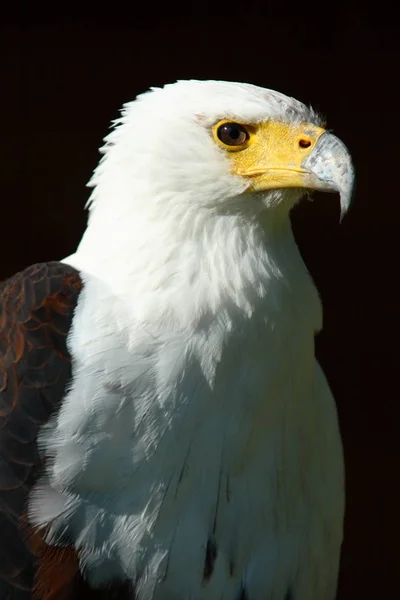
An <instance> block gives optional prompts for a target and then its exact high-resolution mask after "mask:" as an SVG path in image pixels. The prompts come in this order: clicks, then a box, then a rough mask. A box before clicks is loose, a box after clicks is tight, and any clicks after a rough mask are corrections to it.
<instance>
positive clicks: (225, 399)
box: [0, 80, 354, 600]
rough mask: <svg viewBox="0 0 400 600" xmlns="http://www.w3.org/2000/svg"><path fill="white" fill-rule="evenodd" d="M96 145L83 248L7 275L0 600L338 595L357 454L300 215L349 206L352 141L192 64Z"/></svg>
mask: <svg viewBox="0 0 400 600" xmlns="http://www.w3.org/2000/svg"><path fill="white" fill-rule="evenodd" d="M101 152H102V155H103V156H102V158H101V160H100V162H99V165H98V167H97V168H96V169H95V171H94V174H93V176H92V178H91V181H90V184H89V185H90V186H91V187H92V191H91V195H90V198H89V201H88V212H89V217H88V224H87V228H86V230H85V232H84V234H83V237H82V239H81V242H80V244H79V246H78V248H77V250H76V252H75V253H74V254H72V255H71V256H69V257H68V258H65V259H64V260H61V261H54V262H46V263H39V264H34V265H32V266H29V267H28V268H26V269H25V270H23V271H22V272H20V273H17V274H16V275H14V276H12V277H10V278H9V279H8V280H6V281H4V282H3V283H2V285H1V288H0V597H1V599H2V600H3V599H9V600H24V599H28V598H35V599H37V600H55V599H57V600H68V599H79V598H93V599H101V598H104V599H105V598H120V599H131V600H133V599H135V600H222V599H223V600H267V599H268V600H333V598H334V597H335V593H336V587H337V577H338V570H339V560H340V548H341V543H342V535H343V515H344V461H343V453H342V444H341V438H340V432H339V426H338V419H337V413H336V408H335V402H334V399H333V397H332V394H331V391H330V388H329V385H328V383H327V381H326V379H325V376H324V374H323V372H322V370H321V368H320V366H319V364H318V362H317V361H316V358H315V352H314V337H315V334H316V333H317V332H318V331H320V330H321V327H322V306H321V300H320V298H319V295H318V292H317V290H316V288H315V286H314V284H313V281H312V278H311V276H310V274H309V273H308V271H307V268H306V267H305V265H304V263H303V260H302V258H301V255H300V252H299V250H298V247H297V245H296V242H295V239H294V236H293V232H292V228H291V223H290V212H291V209H292V208H293V207H294V206H295V205H296V204H297V203H298V202H299V200H300V199H301V198H303V197H305V198H308V197H310V194H311V193H312V190H321V191H326V192H337V193H339V194H340V201H341V211H342V214H344V213H345V212H346V210H347V208H348V207H349V205H350V201H351V197H352V189H353V181H354V169H353V166H352V162H351V157H350V154H349V152H348V150H347V149H346V147H345V145H344V144H343V143H342V142H341V141H340V140H339V139H338V138H337V137H336V136H334V135H333V134H332V133H331V132H329V131H327V130H326V129H325V126H324V124H323V123H322V121H321V119H320V117H319V116H318V114H317V113H316V112H315V111H314V110H313V109H312V108H309V107H307V106H305V105H304V104H303V103H301V102H299V101H297V100H295V99H293V98H291V97H287V96H285V95H283V94H281V93H278V92H276V91H273V90H270V89H264V88H260V87H257V86H255V85H250V84H244V83H233V82H223V81H193V80H191V81H178V82H177V83H173V84H168V85H166V86H164V87H162V88H151V89H150V90H149V91H148V92H147V93H144V94H142V95H140V96H138V97H137V98H136V100H134V101H133V102H130V103H128V104H126V105H124V107H123V110H122V112H121V116H120V118H119V119H118V120H117V121H115V123H114V127H113V128H112V130H111V133H109V135H108V136H107V137H106V138H105V145H104V146H103V147H102V149H101ZM321 201H322V200H321Z"/></svg>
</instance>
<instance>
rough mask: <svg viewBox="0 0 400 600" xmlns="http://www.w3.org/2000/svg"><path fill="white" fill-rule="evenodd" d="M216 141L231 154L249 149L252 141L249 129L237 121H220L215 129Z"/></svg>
mask: <svg viewBox="0 0 400 600" xmlns="http://www.w3.org/2000/svg"><path fill="white" fill-rule="evenodd" d="M213 135H214V139H215V141H216V142H217V143H218V144H219V146H222V148H225V149H226V150H229V151H230V152H232V151H233V152H237V151H238V150H243V149H244V148H247V146H248V144H249V140H250V132H249V128H248V127H247V126H246V125H243V124H242V123H237V122H235V121H227V120H224V121H219V122H218V123H216V125H214V127H213Z"/></svg>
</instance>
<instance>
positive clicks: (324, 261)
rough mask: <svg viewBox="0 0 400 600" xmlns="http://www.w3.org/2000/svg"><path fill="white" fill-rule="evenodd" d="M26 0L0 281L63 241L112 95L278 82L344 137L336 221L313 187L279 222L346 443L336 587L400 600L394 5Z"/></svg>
mask: <svg viewBox="0 0 400 600" xmlns="http://www.w3.org/2000/svg"><path fill="white" fill-rule="evenodd" d="M35 4H36V3H34V2H33V3H30V4H29V8H24V9H22V5H21V6H19V5H18V6H17V8H15V9H14V10H13V12H12V13H11V12H9V13H7V14H5V13H4V9H1V10H2V11H3V12H2V13H1V14H0V27H1V31H0V44H1V47H0V51H1V53H0V76H1V84H0V111H1V112H0V115H1V140H0V151H1V157H0V158H1V163H0V173H1V184H0V185H1V188H0V189H1V213H0V219H1V231H2V234H1V237H0V257H1V258H0V279H3V278H5V277H7V276H9V275H11V274H12V273H14V272H15V271H17V270H19V269H21V268H23V267H24V266H26V265H28V264H30V263H33V262H36V261H44V260H56V259H59V258H62V257H64V256H66V255H68V254H70V253H71V252H73V251H74V249H75V247H76V245H77V243H78V241H79V239H80V237H81V234H82V231H83V229H84V227H85V222H86V215H85V212H84V210H83V207H84V204H85V201H86V199H87V197H88V190H87V189H86V188H85V184H86V182H87V181H88V179H89V177H90V174H91V172H92V170H93V168H94V167H95V165H96V163H97V160H98V158H99V155H98V153H97V148H98V147H99V146H100V144H101V140H102V137H103V136H104V135H105V134H106V132H107V129H108V126H109V123H110V121H111V120H112V119H114V118H116V117H117V115H118V110H119V108H120V106H121V104H122V103H123V102H125V101H127V100H130V99H132V98H133V97H134V96H135V95H136V94H137V93H139V92H141V91H144V90H146V89H147V88H148V87H149V86H151V85H155V86H157V85H162V84H164V83H166V82H171V81H174V80H176V79H186V78H197V79H227V80H233V81H248V82H251V83H255V84H258V85H261V86H265V87H270V88H273V89H277V90H279V91H281V92H284V93H286V94H288V95H293V96H295V97H297V98H298V99H300V100H302V101H304V102H306V103H312V104H313V106H314V107H315V108H317V109H319V110H321V111H322V112H323V113H324V114H326V115H327V117H328V126H329V127H330V128H332V129H333V130H334V132H335V134H336V135H338V136H339V137H340V138H341V139H342V140H343V141H344V142H345V143H346V144H347V146H348V147H349V148H350V150H351V152H352V154H353V157H354V162H355V166H356V170H357V176H358V181H357V192H356V197H355V201H354V205H353V207H352V209H351V210H350V212H349V214H348V216H347V217H346V218H345V220H344V222H343V224H342V225H339V202H338V198H337V197H334V196H329V195H328V196H317V201H316V202H314V203H313V204H310V205H306V204H303V205H302V206H301V207H300V208H299V209H298V210H296V212H295V214H294V216H293V222H294V228H295V232H296V237H297V239H298V242H299V246H300V248H301V251H302V253H303V255H304V258H305V260H306V263H307V265H308V267H309V269H310V271H311V273H312V275H313V277H314V279H315V281H316V283H317V286H318V289H319V290H320V293H321V296H322V299H323V301H324V307H325V320H324V332H323V333H322V334H321V335H320V336H319V338H318V340H317V352H318V356H319V358H320V361H321V363H322V366H323V368H324V370H325V372H326V373H327V376H328V379H329V381H330V383H331V386H332V388H333V392H334V394H335V397H336V399H337V403H338V408H339V416H340V423H341V428H342V433H343V438H344V447H345V457H346V465H347V516H346V527H345V544H344V549H343V556H342V568H341V578H340V587H339V599H340V600H354V599H358V598H360V599H363V600H369V599H371V600H372V599H373V600H380V599H385V600H386V599H389V598H390V599H393V598H395V597H400V595H399V586H400V549H399V544H400V517H399V513H400V506H399V504H400V502H399V501H400V498H399V464H400V451H399V439H398V428H399V424H400V419H399V410H398V397H399V392H398V385H397V371H398V368H399V367H398V362H399V360H398V359H399V349H398V344H399V335H398V334H399V328H398V307H399V301H398V282H397V277H398V266H397V262H398V261H397V251H398V248H397V247H398V238H399V233H398V221H399V216H400V210H399V203H400V197H399V193H398V180H399V174H400V161H399V158H400V152H399V133H400V128H399V94H398V91H399V81H400V53H399V41H398V39H399V38H400V30H399V26H398V17H399V15H398V14H397V13H398V10H396V9H395V8H394V7H393V6H392V5H390V6H391V8H390V7H389V4H385V3H382V2H381V3H377V4H374V10H372V9H368V8H365V6H363V5H360V6H353V5H351V4H349V3H348V4H346V7H343V8H342V7H340V6H339V5H336V4H333V3H330V4H320V5H317V4H315V5H314V6H313V5H311V4H310V3H307V4H304V3H300V2H298V3H297V4H296V7H295V8H293V7H292V6H291V4H290V3H289V4H288V3H285V4H284V5H282V6H281V5H279V6H278V7H276V6H275V7H273V8H271V7H270V6H269V5H268V3H266V2H259V3H256V2H247V3H245V4H241V5H240V6H238V5H236V4H235V3H234V2H232V3H225V4H224V5H223V6H222V5H221V6H219V5H218V4H216V3H215V2H203V1H199V2H197V3H195V4H193V5H191V4H190V3H188V4H186V5H184V6H180V7H178V6H176V9H174V8H172V6H171V5H170V4H169V5H168V6H161V7H157V6H156V4H154V3H152V4H151V5H150V3H149V7H148V8H146V7H143V6H141V7H140V8H139V7H136V6H135V4H134V3H132V4H130V5H129V7H128V8H127V6H128V5H127V6H124V5H123V4H122V3H115V4H112V3H108V5H107V10H108V12H106V9H101V8H100V5H98V6H97V7H91V8H90V9H89V8H88V7H87V5H85V4H82V6H81V7H80V9H79V11H78V10H76V12H75V14H72V11H71V10H69V12H68V7H69V6H70V5H66V4H65V5H64V4H61V3H60V4H57V3H54V4H55V5H57V6H58V9H57V10H58V11H59V13H58V14H55V12H54V10H55V9H54V8H52V5H50V4H49V5H48V6H45V5H44V4H43V3H40V9H39V8H38V6H36V5H35ZM38 4H39V3H38ZM393 4H395V3H394V2H393ZM85 7H86V8H85ZM60 10H62V11H64V14H62V15H61V14H60Z"/></svg>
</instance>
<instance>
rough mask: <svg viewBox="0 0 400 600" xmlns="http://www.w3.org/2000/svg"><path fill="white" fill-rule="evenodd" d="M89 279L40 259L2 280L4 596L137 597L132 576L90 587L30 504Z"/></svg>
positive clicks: (0, 579) (0, 540)
mask: <svg viewBox="0 0 400 600" xmlns="http://www.w3.org/2000/svg"><path fill="white" fill-rule="evenodd" d="M81 287H82V282H81V279H80V277H79V273H78V272H77V271H75V270H74V269H73V268H72V267H69V266H68V265H64V264H62V263H57V262H52V263H43V264H37V265H33V266H32V267H29V268H28V269H26V270H25V271H22V272H21V273H17V274H16V275H14V276H13V277H11V278H10V279H8V280H7V281H5V282H3V283H2V284H1V285H0V599H1V600H3V599H7V600H28V598H29V599H31V598H35V599H36V600H39V599H40V600H70V599H74V600H80V599H82V600H83V599H85V600H91V599H92V600H106V599H107V600H111V599H112V598H118V599H119V600H122V599H123V598H130V599H131V600H132V598H133V597H134V592H133V588H132V586H131V585H130V584H129V583H127V582H111V583H110V586H108V587H106V588H103V589H101V590H99V589H91V588H89V586H88V584H87V583H86V582H85V580H84V579H83V577H82V575H81V573H80V571H79V563H78V556H77V554H76V552H75V550H74V549H73V548H56V547H50V546H48V545H47V544H46V543H45V542H44V541H43V532H40V531H34V530H32V529H31V528H30V526H29V524H28V522H27V518H26V513H25V510H26V502H27V499H28V496H29V492H30V490H31V489H32V486H33V485H34V483H35V481H36V479H37V476H38V473H39V471H40V469H41V468H42V467H43V465H42V461H41V458H40V457H39V454H38V450H37V435H38V431H39V428H40V426H41V425H42V424H44V423H46V421H47V420H48V419H49V417H50V415H51V414H52V413H53V412H54V411H56V410H57V409H58V407H59V405H60V401H61V400H62V398H63V396H64V393H65V388H66V385H67V383H68V380H69V378H70V376H71V363H70V355H69V352H68V349H67V345H66V342H67V336H68V332H69V329H70V326H71V322H72V317H73V313H74V309H75V306H76V304H77V301H78V296H79V292H80V290H81Z"/></svg>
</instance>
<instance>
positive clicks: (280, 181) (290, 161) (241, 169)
mask: <svg viewBox="0 0 400 600" xmlns="http://www.w3.org/2000/svg"><path fill="white" fill-rule="evenodd" d="M230 154H231V160H232V161H233V163H234V169H233V170H234V173H236V174H237V175H240V176H242V177H243V178H245V179H247V180H248V184H249V187H248V189H250V190H253V191H264V190H272V189H283V188H305V189H309V190H321V191H324V192H339V194H340V203H341V215H342V217H343V215H344V214H345V213H346V211H347V209H348V208H349V206H350V202H351V198H352V195H353V188H354V168H353V164H352V160H351V157H350V154H349V152H348V150H347V148H346V146H345V145H344V144H343V142H341V141H340V140H339V139H338V138H337V137H336V136H334V135H332V134H331V133H328V132H327V131H326V130H325V129H323V128H321V127H318V126H316V125H313V124H312V123H300V124H290V123H284V122H281V121H273V120H270V121H266V122H264V123H260V124H259V125H258V126H257V130H256V131H255V133H254V135H252V136H251V137H250V139H249V142H248V144H247V146H246V147H245V148H244V149H243V151H242V152H232V153H230Z"/></svg>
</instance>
